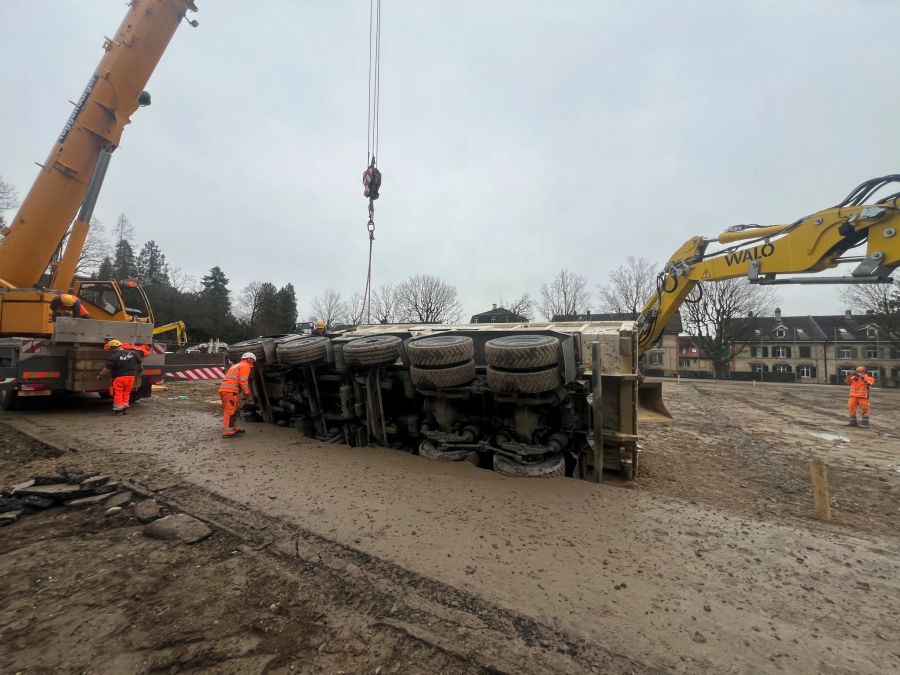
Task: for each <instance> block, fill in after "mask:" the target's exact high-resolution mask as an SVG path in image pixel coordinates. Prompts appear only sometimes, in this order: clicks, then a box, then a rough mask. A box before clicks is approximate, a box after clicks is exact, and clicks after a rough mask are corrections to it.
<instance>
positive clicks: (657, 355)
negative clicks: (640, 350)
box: [650, 352, 663, 366]
mask: <svg viewBox="0 0 900 675" xmlns="http://www.w3.org/2000/svg"><path fill="white" fill-rule="evenodd" d="M662 362H663V355H662V352H653V353H652V354H650V365H653V366H661V365H662Z"/></svg>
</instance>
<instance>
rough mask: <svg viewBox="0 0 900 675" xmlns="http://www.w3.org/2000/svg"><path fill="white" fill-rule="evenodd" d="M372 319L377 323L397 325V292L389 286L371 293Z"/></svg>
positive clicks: (385, 285) (386, 285) (381, 287)
mask: <svg viewBox="0 0 900 675" xmlns="http://www.w3.org/2000/svg"><path fill="white" fill-rule="evenodd" d="M372 319H373V320H374V321H375V322H377V323H397V290H396V289H395V288H394V287H393V286H392V285H391V284H384V285H383V286H380V287H379V288H378V289H377V290H375V291H373V292H372Z"/></svg>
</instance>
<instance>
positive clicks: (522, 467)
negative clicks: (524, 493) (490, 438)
mask: <svg viewBox="0 0 900 675" xmlns="http://www.w3.org/2000/svg"><path fill="white" fill-rule="evenodd" d="M494 471H496V472H497V473H502V474H503V475H504V476H512V477H514V478H556V477H563V476H565V475H566V458H565V457H564V456H563V454H562V453H561V452H557V453H554V454H552V455H547V456H546V457H545V458H544V459H543V460H541V461H540V462H535V463H520V462H515V461H513V460H511V459H510V458H509V457H507V456H505V455H500V454H497V453H494Z"/></svg>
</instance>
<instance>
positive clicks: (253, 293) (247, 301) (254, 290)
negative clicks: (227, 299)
mask: <svg viewBox="0 0 900 675" xmlns="http://www.w3.org/2000/svg"><path fill="white" fill-rule="evenodd" d="M262 285H263V282H261V281H251V282H250V283H249V284H247V285H246V286H244V289H243V290H242V291H241V294H240V296H238V299H237V302H236V303H235V308H234V315H235V317H237V318H238V319H240V320H241V321H243V322H244V323H245V324H247V325H248V326H251V327H252V326H253V325H254V324H255V323H256V315H257V314H258V312H259V301H260V290H261V289H262Z"/></svg>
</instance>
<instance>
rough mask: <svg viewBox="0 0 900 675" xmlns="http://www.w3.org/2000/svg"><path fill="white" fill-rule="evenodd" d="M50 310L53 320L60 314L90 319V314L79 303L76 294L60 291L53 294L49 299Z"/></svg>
mask: <svg viewBox="0 0 900 675" xmlns="http://www.w3.org/2000/svg"><path fill="white" fill-rule="evenodd" d="M50 311H51V312H53V320H54V321H56V319H57V318H59V317H61V316H71V317H72V318H75V319H90V318H91V314H90V312H88V311H87V310H86V309H85V308H84V307H83V306H82V304H81V300H79V299H78V298H77V297H76V296H74V295H71V294H69V293H62V294H60V295H55V296H53V299H52V300H51V301H50Z"/></svg>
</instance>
